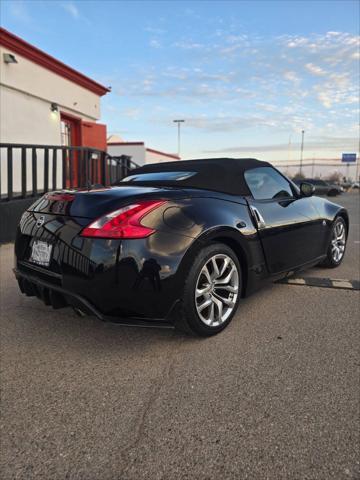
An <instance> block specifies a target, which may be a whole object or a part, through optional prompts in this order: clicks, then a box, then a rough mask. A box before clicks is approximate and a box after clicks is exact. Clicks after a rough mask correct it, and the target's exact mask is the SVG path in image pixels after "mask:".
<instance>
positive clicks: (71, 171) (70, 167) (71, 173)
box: [69, 148, 74, 188]
mask: <svg viewBox="0 0 360 480" xmlns="http://www.w3.org/2000/svg"><path fill="white" fill-rule="evenodd" d="M73 155H74V151H73V150H72V149H71V148H70V149H69V185H70V188H73V185H74V178H73V177H74V175H73V173H74V172H73V163H74V162H73V159H74V157H73Z"/></svg>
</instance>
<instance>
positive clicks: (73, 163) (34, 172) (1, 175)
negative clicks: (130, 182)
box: [0, 143, 137, 201]
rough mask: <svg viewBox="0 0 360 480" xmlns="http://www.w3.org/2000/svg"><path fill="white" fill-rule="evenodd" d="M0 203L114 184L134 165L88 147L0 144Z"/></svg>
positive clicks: (129, 158)
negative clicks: (62, 190)
mask: <svg viewBox="0 0 360 480" xmlns="http://www.w3.org/2000/svg"><path fill="white" fill-rule="evenodd" d="M0 167H1V168H0V200H1V201H8V200H13V199H17V198H27V197H37V196H39V195H42V194H43V193H46V192H48V191H49V190H57V189H63V188H70V189H73V188H84V187H85V188H89V187H90V186H92V185H99V186H100V185H102V186H109V185H115V184H116V183H118V182H119V181H120V180H121V179H122V178H123V177H125V176H126V175H128V173H129V171H130V170H131V169H133V168H135V167H137V165H136V164H135V163H134V162H132V160H131V157H129V156H127V155H122V156H116V157H112V156H111V155H109V154H108V153H107V152H104V151H102V150H97V149H94V148H88V147H64V146H59V145H25V144H14V143H0Z"/></svg>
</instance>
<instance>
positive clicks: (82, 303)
mask: <svg viewBox="0 0 360 480" xmlns="http://www.w3.org/2000/svg"><path fill="white" fill-rule="evenodd" d="M14 273H15V276H16V279H17V281H18V284H19V288H20V290H21V292H22V293H24V294H25V295H27V296H30V297H33V296H36V297H38V298H39V299H40V300H42V301H43V302H44V303H45V305H49V306H52V307H53V308H54V309H59V308H63V307H67V306H69V307H73V308H75V309H77V310H79V311H81V312H83V313H84V314H86V315H95V316H96V317H97V318H99V319H100V320H102V321H104V322H112V323H116V324H119V325H124V326H137V327H161V328H174V323H173V322H172V321H171V320H169V319H170V318H171V317H172V315H171V313H172V312H173V311H174V310H175V308H176V305H174V307H173V308H172V309H171V311H170V312H169V315H168V316H167V318H165V319H154V318H151V319H150V318H144V317H136V316H134V317H133V316H131V317H127V318H122V317H114V316H110V315H105V314H103V313H102V312H100V311H99V310H98V309H97V308H96V307H95V306H94V305H93V304H92V303H91V302H89V301H88V300H87V299H86V298H84V297H83V296H81V295H78V294H77V293H74V292H71V291H69V290H67V289H64V288H63V287H61V286H59V285H55V284H54V283H50V282H49V281H46V280H44V279H43V278H39V277H38V276H36V275H32V274H31V273H28V272H24V271H22V270H20V269H19V268H14ZM174 318H175V317H174Z"/></svg>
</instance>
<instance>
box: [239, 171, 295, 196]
mask: <svg viewBox="0 0 360 480" xmlns="http://www.w3.org/2000/svg"><path fill="white" fill-rule="evenodd" d="M244 176H245V180H246V183H247V184H248V187H249V189H250V192H251V193H252V196H253V197H254V198H255V200H270V199H272V198H289V197H293V191H292V189H291V186H290V183H289V182H288V181H287V180H286V179H285V178H284V177H282V176H281V175H280V173H278V172H277V171H276V170H274V169H273V168H271V167H260V168H253V169H251V170H247V171H246V172H245V173H244Z"/></svg>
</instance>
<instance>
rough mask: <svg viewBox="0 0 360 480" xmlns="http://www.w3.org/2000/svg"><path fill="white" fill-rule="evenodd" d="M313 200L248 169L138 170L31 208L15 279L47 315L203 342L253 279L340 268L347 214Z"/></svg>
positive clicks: (228, 163)
mask: <svg viewBox="0 0 360 480" xmlns="http://www.w3.org/2000/svg"><path fill="white" fill-rule="evenodd" d="M313 191H314V187H313V186H312V185H310V184H307V183H303V184H301V185H300V188H298V187H297V186H296V185H295V184H294V183H292V182H291V181H290V180H288V179H287V178H286V177H284V175H282V174H281V173H280V172H279V171H277V170H276V169H275V168H273V167H272V166H271V165H270V164H269V163H265V162H261V161H259V160H255V159H231V158H221V159H208V160H190V161H179V162H171V163H163V164H154V165H146V166H144V167H141V168H138V169H136V170H134V171H133V172H132V174H131V176H129V177H127V178H125V179H124V180H123V181H122V182H121V183H120V184H119V185H118V186H116V187H111V188H99V189H90V190H78V191H59V192H52V193H48V194H45V195H44V196H43V197H42V198H41V199H40V200H38V201H37V202H35V203H34V205H32V206H31V207H30V208H29V209H28V211H26V212H25V213H24V214H23V216H22V218H21V222H20V225H19V227H18V232H17V239H16V244H15V252H16V265H15V274H16V277H17V279H18V282H19V286H20V289H21V291H22V292H23V293H25V294H26V295H36V296H38V297H39V298H41V299H42V300H43V301H44V302H45V303H46V304H49V305H52V306H53V307H54V308H60V307H63V306H67V305H69V306H72V307H74V308H75V310H76V311H77V312H78V313H80V314H93V315H96V316H97V317H99V318H100V319H102V320H111V321H116V322H119V323H122V324H134V325H156V326H160V325H162V326H177V327H179V328H181V329H185V330H188V331H189V330H190V331H192V332H194V333H196V334H199V335H204V336H206V335H212V334H215V333H218V332H220V331H221V330H222V329H224V328H225V327H226V326H227V325H228V324H229V322H230V321H231V319H232V317H233V315H234V313H235V311H236V309H237V307H238V305H239V303H240V302H241V297H243V296H245V295H248V294H249V293H251V292H253V291H254V290H256V289H257V288H258V287H260V286H261V285H262V284H263V283H264V282H265V281H269V280H271V281H273V280H275V279H278V278H281V277H284V276H286V275H288V274H289V273H291V272H294V271H296V270H299V269H303V268H305V267H310V266H312V265H316V264H318V263H322V264H324V265H326V266H329V267H336V266H338V265H339V264H340V262H341V261H342V259H343V256H344V252H345V246H346V238H347V233H348V229H349V219H348V214H347V212H346V210H345V209H344V208H342V207H340V206H338V205H336V204H334V203H331V202H329V201H328V200H325V199H323V198H318V197H313V196H312V195H313Z"/></svg>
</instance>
